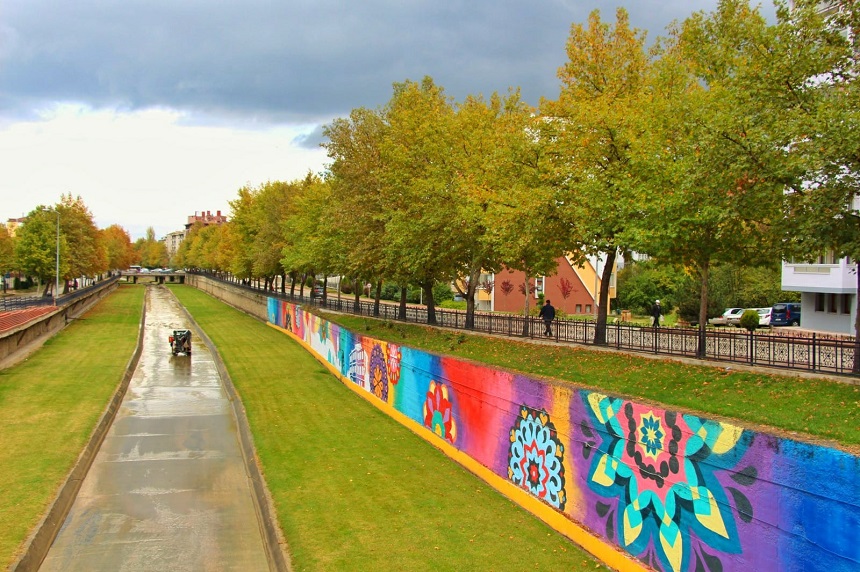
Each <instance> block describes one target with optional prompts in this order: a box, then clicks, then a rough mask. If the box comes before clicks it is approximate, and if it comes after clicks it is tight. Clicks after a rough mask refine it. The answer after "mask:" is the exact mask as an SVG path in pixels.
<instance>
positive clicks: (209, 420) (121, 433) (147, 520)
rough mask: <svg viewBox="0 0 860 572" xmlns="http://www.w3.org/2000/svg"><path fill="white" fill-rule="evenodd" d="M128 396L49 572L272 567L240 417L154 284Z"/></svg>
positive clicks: (51, 556)
mask: <svg viewBox="0 0 860 572" xmlns="http://www.w3.org/2000/svg"><path fill="white" fill-rule="evenodd" d="M147 305H148V307H147V320H146V328H145V332H144V348H143V354H142V356H141V359H140V363H139V365H138V367H137V369H136V370H135V372H134V376H133V378H132V380H131V384H130V386H129V389H128V393H127V394H126V396H125V399H124V400H123V403H122V406H121V408H120V410H119V412H118V413H117V416H116V419H115V420H114V422H113V425H112V426H111V428H110V430H109V431H108V434H107V436H106V437H105V440H104V442H103V443H102V446H101V448H100V450H99V452H98V454H97V456H96V458H95V460H94V462H93V465H92V467H91V468H90V470H89V473H88V474H87V476H86V478H85V479H84V481H83V484H82V486H81V489H80V492H79V493H78V496H77V499H76V500H75V503H74V505H73V506H72V509H71V511H70V512H69V515H68V517H67V518H66V521H65V523H64V525H63V527H62V529H61V530H60V533H59V534H58V536H57V538H56V540H55V541H54V543H53V545H52V547H51V549H50V551H49V552H48V555H47V557H46V558H45V561H44V562H43V564H42V567H41V568H40V570H43V571H54V570H56V571H61V570H62V571H75V570H80V571H111V572H113V571H119V570H122V571H138V570H164V571H168V570H169V571H171V572H173V571H186V570H187V571H197V570H236V571H240V570H241V571H247V570H254V571H258V570H260V571H262V570H268V569H269V564H268V561H267V558H266V551H265V546H264V543H263V539H262V536H261V532H260V531H261V526H260V523H259V521H258V518H257V514H256V511H255V509H254V502H253V498H252V491H251V483H250V481H249V479H248V477H247V475H246V472H245V465H244V461H243V457H242V452H241V449H240V446H239V440H238V433H237V431H238V430H237V424H236V419H235V417H234V414H233V411H232V407H231V405H230V403H229V400H228V397H227V394H226V393H225V390H224V387H223V385H222V383H221V379H220V377H219V376H218V372H217V369H216V366H215V363H214V362H213V359H212V356H211V354H210V353H209V352H208V350H207V348H206V346H205V345H204V344H203V343H201V342H200V341H199V339H198V338H197V337H196V335H195V336H194V339H193V341H192V344H193V351H192V355H191V356H181V355H180V356H176V357H174V356H173V355H171V353H170V348H169V345H168V342H167V336H168V335H169V333H170V331H172V330H173V329H174V328H186V327H188V324H187V321H186V319H185V317H184V315H183V314H182V312H181V309H180V308H179V306H178V305H177V304H176V302H175V301H174V300H173V299H172V297H171V295H170V294H169V293H168V292H166V291H163V290H161V289H153V291H152V292H151V295H150V298H149V301H148V303H147Z"/></svg>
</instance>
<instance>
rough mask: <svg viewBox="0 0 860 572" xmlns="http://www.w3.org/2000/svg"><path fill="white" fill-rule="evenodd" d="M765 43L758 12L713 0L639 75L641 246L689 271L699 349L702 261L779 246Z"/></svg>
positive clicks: (753, 257)
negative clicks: (642, 77)
mask: <svg viewBox="0 0 860 572" xmlns="http://www.w3.org/2000/svg"><path fill="white" fill-rule="evenodd" d="M771 44H772V36H771V31H770V29H769V28H768V26H767V23H766V21H765V20H764V18H763V17H762V16H761V15H760V14H759V12H758V11H757V10H753V9H751V8H750V7H749V5H748V4H747V3H746V2H744V1H742V0H721V1H720V3H719V5H718V7H717V10H716V11H715V12H713V13H711V14H704V13H698V14H695V15H693V16H692V17H690V18H688V19H687V20H686V21H685V22H684V23H683V25H682V27H681V28H679V29H677V30H675V31H674V33H673V36H672V37H671V38H670V41H669V42H668V43H667V46H666V47H665V49H664V50H663V51H662V52H661V56H662V57H661V58H660V61H659V63H658V64H656V65H655V66H653V67H652V72H653V73H652V74H650V75H649V90H648V94H649V97H648V99H647V100H645V101H644V102H643V113H642V114H641V116H640V117H641V120H642V121H643V124H645V125H647V126H648V127H649V129H648V130H647V131H645V132H643V133H644V135H643V136H642V137H640V138H639V139H638V141H637V148H636V150H635V153H633V155H632V156H633V158H634V161H633V167H634V169H635V171H634V172H635V173H637V175H638V178H639V182H641V183H642V189H643V193H642V196H643V197H647V199H646V200H644V201H643V204H644V205H646V206H647V209H646V212H647V214H646V216H645V217H644V220H646V221H647V225H645V226H643V227H641V228H640V230H639V243H638V244H639V245H640V246H641V247H642V249H643V250H644V251H647V252H649V253H651V254H652V255H655V256H657V257H658V258H659V259H661V260H664V261H665V262H667V263H672V264H677V265H679V266H681V267H683V268H685V269H688V270H690V271H692V272H694V275H695V276H696V278H697V280H698V283H699V284H700V288H701V289H700V303H699V316H698V323H699V347H698V353H699V355H704V352H705V324H706V323H707V316H708V307H709V294H708V283H709V275H710V272H711V268H712V266H713V265H714V264H717V263H735V264H739V265H743V266H757V265H761V264H766V263H768V262H772V259H773V257H774V254H775V253H778V252H779V243H778V242H777V241H776V235H775V233H774V232H773V229H774V228H775V227H774V222H775V221H776V220H778V219H779V218H781V210H780V200H781V196H782V190H783V186H782V182H781V181H780V180H779V178H778V177H775V176H773V175H774V173H775V172H777V171H778V169H779V165H780V164H781V163H782V161H783V154H784V150H783V149H781V148H780V147H779V146H776V145H774V144H773V141H772V140H768V137H767V134H768V133H772V132H773V131H774V127H775V125H774V118H773V116H772V114H769V113H767V112H766V108H765V107H764V106H763V105H762V100H761V99H760V98H757V97H755V94H756V93H757V91H758V89H759V83H758V82H759V81H760V79H759V78H758V71H759V70H760V66H759V60H760V55H759V51H760V50H761V49H762V48H763V47H767V46H769V45H771Z"/></svg>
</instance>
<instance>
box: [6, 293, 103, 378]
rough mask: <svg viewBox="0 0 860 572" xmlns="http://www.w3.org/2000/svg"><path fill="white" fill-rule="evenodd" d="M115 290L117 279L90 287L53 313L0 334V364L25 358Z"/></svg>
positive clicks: (8, 363) (9, 363)
mask: <svg viewBox="0 0 860 572" xmlns="http://www.w3.org/2000/svg"><path fill="white" fill-rule="evenodd" d="M116 287H117V281H116V280H111V281H105V282H104V283H103V285H102V286H101V287H96V288H92V289H91V290H90V291H89V292H88V293H87V294H86V295H84V296H81V297H80V298H77V299H75V300H73V301H71V302H69V303H66V304H62V305H61V306H59V307H58V308H56V309H55V310H54V311H52V312H49V313H47V314H45V315H43V316H40V317H39V318H37V319H35V320H32V321H29V322H27V323H25V324H22V325H20V326H17V327H14V328H12V329H10V330H6V331H4V332H2V333H0V364H2V365H3V366H4V367H6V366H9V365H12V364H14V363H15V362H17V361H19V360H21V359H23V358H25V357H26V356H27V355H29V353H30V352H31V351H33V350H35V349H37V348H38V347H39V346H40V345H41V344H42V343H44V341H45V340H47V339H48V338H50V337H51V336H53V335H54V334H56V333H57V332H59V331H60V330H61V329H63V328H65V327H66V324H68V323H69V322H70V321H71V320H74V319H75V318H77V317H78V316H80V315H82V314H84V313H85V312H86V311H87V310H89V309H90V308H91V307H92V306H93V305H94V304H96V303H97V302H98V301H99V300H101V299H102V298H104V297H105V296H107V295H108V294H110V293H111V292H113V291H114V289H115V288H116Z"/></svg>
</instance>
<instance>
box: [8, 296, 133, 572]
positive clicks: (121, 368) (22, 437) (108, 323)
mask: <svg viewBox="0 0 860 572" xmlns="http://www.w3.org/2000/svg"><path fill="white" fill-rule="evenodd" d="M143 295H144V289H143V287H133V286H121V287H120V288H119V289H118V290H117V291H116V292H115V293H113V294H112V295H110V296H108V297H107V298H106V299H104V300H103V301H101V302H100V303H99V304H98V305H96V306H95V308H93V309H92V310H90V311H89V312H88V313H87V314H86V315H85V316H83V317H82V318H81V319H78V320H75V321H74V322H72V323H71V324H70V325H69V326H68V327H67V328H65V329H64V330H62V331H61V332H60V333H58V334H57V335H56V336H54V337H53V338H51V339H50V340H48V341H47V342H46V343H45V345H44V346H43V347H42V348H41V349H40V350H39V351H38V352H36V353H35V354H33V355H32V356H30V358H29V359H27V360H26V361H24V362H22V363H20V364H18V365H17V366H15V367H12V368H8V369H5V370H0V467H3V469H2V471H0V491H2V495H0V564H4V566H3V567H4V568H7V567H8V566H9V565H10V564H11V563H12V562H13V561H14V560H15V558H16V557H17V551H18V550H19V549H20V548H21V544H22V542H23V541H24V540H25V539H26V538H27V536H28V534H29V533H30V531H31V529H32V528H33V527H34V526H35V525H36V524H37V523H38V522H39V519H40V518H41V516H42V515H43V514H44V512H45V511H46V509H47V507H48V503H50V502H51V501H52V500H53V498H54V496H55V495H56V492H57V489H58V487H59V486H60V485H61V484H62V483H63V481H64V480H65V478H66V475H67V474H68V473H69V471H70V470H71V469H72V466H73V465H74V463H75V461H76V460H77V458H78V455H80V453H81V451H82V450H83V449H84V447H85V445H86V443H87V441H88V439H89V437H90V434H91V433H92V431H93V429H94V428H95V425H96V423H97V422H98V420H99V417H100V416H101V414H102V412H103V411H104V409H105V407H106V405H107V403H108V401H109V400H110V398H111V396H112V395H113V393H114V391H115V390H116V388H117V385H118V384H119V382H120V380H121V379H122V376H123V373H124V372H125V366H126V364H127V363H128V360H129V358H130V357H131V355H132V353H133V351H134V347H135V343H136V340H137V332H138V327H139V324H140V313H141V309H142V307H143Z"/></svg>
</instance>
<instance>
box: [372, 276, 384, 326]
mask: <svg viewBox="0 0 860 572" xmlns="http://www.w3.org/2000/svg"><path fill="white" fill-rule="evenodd" d="M381 299H382V280H377V281H376V295H375V296H374V297H373V315H374V316H376V317H377V318H378V317H379V301H380V300H381Z"/></svg>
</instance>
